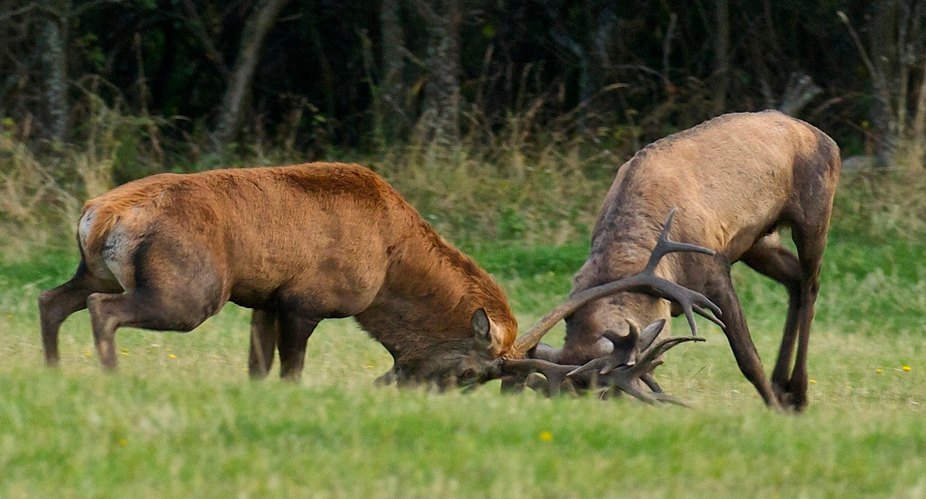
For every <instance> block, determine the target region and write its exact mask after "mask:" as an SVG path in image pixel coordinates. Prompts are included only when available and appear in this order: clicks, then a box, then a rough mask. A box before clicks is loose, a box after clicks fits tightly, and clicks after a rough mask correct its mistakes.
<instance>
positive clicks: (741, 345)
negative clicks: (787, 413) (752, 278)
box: [705, 257, 781, 408]
mask: <svg viewBox="0 0 926 499" xmlns="http://www.w3.org/2000/svg"><path fill="white" fill-rule="evenodd" d="M715 262H716V268H713V269H711V272H710V275H712V276H713V277H712V279H711V281H710V282H709V283H708V285H707V289H706V292H705V295H706V296H707V297H708V298H710V300H711V301H713V302H714V303H715V304H717V306H718V307H720V309H721V310H723V323H724V324H725V326H726V327H725V328H724V330H723V332H724V334H726V335H727V340H728V341H729V342H730V348H731V349H732V350H733V356H734V357H735V358H736V363H737V365H738V366H739V368H740V371H741V372H742V373H743V375H744V376H745V377H746V379H747V380H749V382H750V383H752V385H753V386H755V387H756V390H757V391H758V392H759V395H761V396H762V399H763V400H765V403H766V404H767V405H768V406H769V407H775V408H779V407H780V406H781V405H780V404H779V403H778V397H777V396H775V392H774V391H773V390H772V386H771V384H769V382H768V379H767V378H766V377H765V373H764V372H763V370H762V361H761V359H760V358H759V352H758V351H757V350H756V346H755V344H753V342H752V337H751V336H750V335H749V326H748V325H747V324H746V316H745V314H744V313H743V307H742V305H741V304H740V301H739V298H738V297H737V296H736V291H735V290H734V289H733V280H732V279H731V278H730V265H729V263H727V262H725V261H721V258H720V257H717V258H716V259H715Z"/></svg>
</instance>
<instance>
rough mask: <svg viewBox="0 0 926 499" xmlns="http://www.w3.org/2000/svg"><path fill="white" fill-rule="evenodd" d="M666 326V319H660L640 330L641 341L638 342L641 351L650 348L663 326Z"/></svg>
mask: <svg viewBox="0 0 926 499" xmlns="http://www.w3.org/2000/svg"><path fill="white" fill-rule="evenodd" d="M664 327H666V320H665V319H659V320H658V321H655V322H652V323H650V325H649V326H646V327H645V328H643V331H642V332H640V342H639V343H638V345H639V348H640V351H641V352H642V351H643V350H646V349H647V348H649V347H650V345H652V344H653V342H654V341H656V337H657V336H659V333H661V332H662V328H664Z"/></svg>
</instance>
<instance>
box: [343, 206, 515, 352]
mask: <svg viewBox="0 0 926 499" xmlns="http://www.w3.org/2000/svg"><path fill="white" fill-rule="evenodd" d="M412 223H413V224H414V227H412V230H411V231H410V232H406V234H408V233H411V234H414V236H413V237H405V238H404V239H402V240H401V241H396V242H395V243H394V245H393V246H392V251H393V253H392V255H391V263H390V266H389V270H388V271H387V273H386V278H385V282H384V283H383V286H382V289H381V291H380V293H379V294H378V295H377V297H376V299H375V300H374V302H373V304H371V306H370V307H369V308H368V309H367V310H366V311H365V312H363V313H362V314H359V315H358V316H357V319H358V321H360V323H361V325H362V326H363V327H364V328H365V329H366V330H367V331H368V332H369V333H370V334H371V335H373V336H374V337H375V338H376V339H377V340H379V341H380V342H381V343H383V345H385V346H386V348H387V349H389V351H390V352H391V353H392V354H393V356H395V357H396V359H397V360H409V359H414V358H419V357H424V356H427V355H430V354H431V352H432V351H433V350H434V349H435V348H437V349H440V348H444V347H446V346H447V345H453V344H456V343H459V344H461V345H463V346H462V347H461V348H470V347H467V346H466V345H464V344H468V342H470V341H472V340H473V339H474V333H473V329H472V326H471V322H472V317H473V314H474V313H475V311H476V310H477V309H479V308H485V309H486V312H487V313H488V316H489V318H490V319H491V320H492V322H493V323H494V324H495V326H496V327H498V328H500V330H501V331H502V338H503V341H502V342H501V343H500V344H499V345H498V348H497V350H498V352H497V353H499V354H503V353H504V351H505V350H506V348H508V347H510V345H511V343H512V342H513V340H514V337H515V335H516V334H517V322H516V320H515V318H514V315H513V314H512V312H511V309H510V307H509V305H508V301H507V298H506V297H505V294H504V292H503V291H502V290H501V288H500V287H499V286H498V284H496V283H495V281H494V280H493V279H492V278H491V276H489V274H488V273H486V272H485V271H484V270H482V269H481V268H480V267H479V266H478V265H477V264H476V263H475V262H474V261H473V260H472V259H471V258H469V257H468V256H466V255H464V254H463V253H461V252H460V251H459V250H457V249H456V248H454V247H453V246H451V245H450V244H449V243H448V242H446V241H444V240H443V239H442V238H441V237H440V236H438V235H437V234H436V233H435V232H434V231H433V229H431V227H430V226H428V225H427V224H425V223H424V222H417V221H415V220H414V219H413V220H412Z"/></svg>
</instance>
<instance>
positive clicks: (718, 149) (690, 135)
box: [593, 111, 840, 260]
mask: <svg viewBox="0 0 926 499" xmlns="http://www.w3.org/2000/svg"><path fill="white" fill-rule="evenodd" d="M839 169H840V160H839V149H838V147H837V146H836V143H835V142H834V141H833V140H832V139H831V138H829V137H828V136H827V135H826V134H824V133H823V132H821V131H820V130H818V129H817V128H815V127H813V126H812V125H809V124H807V123H805V122H803V121H800V120H797V119H794V118H791V117H788V116H786V115H784V114H782V113H779V112H777V111H765V112H760V113H736V114H727V115H723V116H720V117H718V118H715V119H713V120H710V121H707V122H705V123H702V124H701V125H698V126H696V127H694V128H691V129H689V130H686V131H684V132H680V133H677V134H674V135H670V136H668V137H666V138H664V139H661V140H658V141H656V142H654V143H652V144H650V145H649V146H647V147H645V148H644V149H642V150H641V151H640V152H638V153H637V154H636V155H635V156H634V157H633V158H631V159H630V160H629V161H628V162H627V163H625V164H624V165H623V166H622V167H621V168H620V170H619V172H618V174H617V177H616V179H615V181H614V183H613V184H612V186H611V189H610V190H609V192H608V195H607V197H606V198H605V201H604V205H603V206H602V209H601V214H600V216H599V219H598V223H597V224H596V227H595V230H594V233H593V246H594V245H613V244H615V241H614V239H615V238H623V239H627V240H628V242H629V244H630V245H631V246H633V245H637V246H642V247H646V248H649V247H652V244H653V242H654V241H655V234H656V233H657V232H658V228H659V226H660V224H661V222H662V220H664V218H665V216H666V214H667V213H668V212H669V211H670V210H671V209H672V208H673V207H677V208H678V215H677V217H676V218H677V223H676V224H675V230H673V235H674V236H675V237H676V238H677V239H678V240H684V241H689V242H692V243H696V244H700V245H703V246H707V247H709V248H712V249H715V250H718V251H721V252H723V253H725V254H726V255H727V256H728V257H729V258H731V260H736V259H737V258H738V257H739V256H740V254H741V253H742V252H743V251H745V250H746V249H748V248H749V247H750V246H751V245H752V244H753V243H754V242H755V240H756V238H757V237H760V236H761V235H762V234H764V233H766V232H768V231H770V230H771V229H773V228H774V227H773V225H774V224H775V223H776V220H780V219H781V218H785V219H787V218H788V217H791V216H800V213H798V212H799V211H800V209H801V206H802V205H803V204H806V203H803V201H804V199H803V198H805V197H809V196H814V195H815V194H816V193H819V192H832V189H821V188H819V186H822V185H833V186H835V183H836V182H837V180H838V176H839ZM830 201H831V200H830ZM614 228H618V229H617V230H615V229H614ZM634 232H635V233H637V234H639V236H633V235H629V234H630V233H634ZM635 238H638V239H639V240H634V239H635ZM593 249H594V248H593ZM641 253H642V252H641Z"/></svg>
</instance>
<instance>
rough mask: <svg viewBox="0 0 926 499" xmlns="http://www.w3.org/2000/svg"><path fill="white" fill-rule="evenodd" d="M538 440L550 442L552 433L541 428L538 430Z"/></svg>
mask: <svg viewBox="0 0 926 499" xmlns="http://www.w3.org/2000/svg"><path fill="white" fill-rule="evenodd" d="M540 441H541V442H551V441H553V433H551V432H549V431H547V430H543V431H542V432H540Z"/></svg>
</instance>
